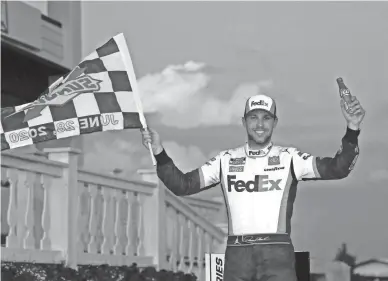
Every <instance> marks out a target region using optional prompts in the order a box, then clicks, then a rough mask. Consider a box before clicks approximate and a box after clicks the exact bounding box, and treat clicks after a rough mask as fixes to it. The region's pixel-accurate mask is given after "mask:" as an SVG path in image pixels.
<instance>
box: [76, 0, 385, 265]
mask: <svg viewBox="0 0 388 281" xmlns="http://www.w3.org/2000/svg"><path fill="white" fill-rule="evenodd" d="M107 11H109V19H108V18H107ZM82 17H83V22H82V34H83V48H82V49H83V56H87V55H88V54H89V53H91V52H92V51H93V50H94V49H95V48H96V47H98V46H99V45H101V44H103V43H105V42H106V41H107V40H108V39H110V38H111V37H113V36H114V35H116V34H118V33H121V32H122V33H124V35H125V37H126V40H127V43H128V46H129V50H130V53H131V58H132V61H133V65H134V68H135V72H136V76H137V80H138V83H139V88H140V91H141V96H142V97H141V98H142V102H143V106H144V109H145V111H147V112H157V113H156V114H153V115H151V116H150V117H149V118H148V119H147V122H148V124H149V126H150V127H152V128H154V129H156V130H157V131H158V132H159V133H160V135H161V137H162V139H163V144H164V147H165V149H166V151H167V152H168V153H169V155H170V156H171V157H172V158H173V159H174V162H175V163H176V164H177V165H178V167H179V168H180V169H181V170H182V171H185V172H186V171H189V170H192V169H195V168H197V167H199V166H200V165H202V164H203V163H204V162H206V161H207V160H208V159H209V158H211V157H212V156H214V155H215V154H217V153H218V152H219V151H220V150H223V149H227V148H232V147H236V146H239V145H241V144H242V143H244V142H245V133H244V130H243V128H242V126H241V115H242V112H243V110H244V102H245V99H246V98H248V97H249V96H251V95H254V94H257V93H266V94H268V95H270V96H272V97H273V98H275V99H276V101H277V108H278V114H279V124H278V126H277V128H276V129H275V132H274V136H273V140H274V142H275V143H277V144H279V145H288V146H295V147H297V148H299V149H301V150H302V151H305V152H309V153H311V154H313V155H316V156H333V155H334V154H335V153H336V151H337V150H338V148H339V145H340V144H341V138H342V137H343V135H344V133H345V128H346V123H345V120H344V119H343V116H342V113H341V111H340V106H339V95H338V87H337V84H336V78H337V77H343V79H344V81H345V84H346V85H347V86H348V87H349V89H350V91H351V92H352V94H353V95H355V96H357V98H358V99H359V100H360V102H361V104H362V105H363V107H364V108H365V110H366V112H367V113H366V117H365V119H364V122H363V124H362V132H361V134H360V137H359V145H360V157H359V159H358V163H357V165H356V167H355V169H354V170H353V172H352V173H351V175H350V176H349V177H348V178H346V179H343V180H340V181H329V182H309V183H300V184H299V189H298V195H297V199H296V202H295V206H294V210H295V211H294V216H293V221H292V225H293V234H292V239H293V241H294V244H295V248H296V250H306V251H310V253H311V256H312V258H313V259H315V260H316V261H319V260H329V259H332V258H333V257H334V256H335V253H336V250H337V248H338V247H339V246H340V244H341V243H342V242H346V243H347V244H348V248H349V250H350V252H352V253H354V254H356V255H357V257H358V259H359V260H363V259H368V258H370V257H388V243H387V242H386V241H387V237H388V219H387V214H388V204H387V202H388V201H387V200H388V199H387V198H388V186H387V183H386V181H387V180H388V164H387V162H386V157H387V151H388V141H387V139H388V132H387V130H386V128H387V124H388V122H387V120H388V111H386V108H387V105H388V94H387V91H386V89H387V88H388V32H387V30H388V3H387V2H112V1H109V2H91V1H87V2H83V4H82ZM85 144H86V145H85V166H86V167H90V168H92V169H94V170H100V171H112V170H113V169H114V168H120V169H122V170H123V174H124V175H125V176H131V177H133V174H134V173H135V172H136V170H137V169H139V168H152V163H151V158H150V155H149V154H148V151H147V150H146V149H145V148H144V147H143V146H142V145H141V138H140V133H139V131H137V130H134V131H129V130H128V131H121V132H104V133H103V134H100V135H99V136H98V137H97V136H96V135H95V134H93V135H88V136H85ZM102 159H103V161H102ZM201 195H202V196H204V195H206V196H207V195H211V196H220V189H219V187H217V188H213V189H211V190H210V191H208V193H207V194H201Z"/></svg>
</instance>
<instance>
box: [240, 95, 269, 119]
mask: <svg viewBox="0 0 388 281" xmlns="http://www.w3.org/2000/svg"><path fill="white" fill-rule="evenodd" d="M254 109H262V110H265V111H267V112H269V113H270V114H271V115H272V116H273V117H276V103H275V100H274V99H272V98H270V97H269V96H266V95H256V96H252V97H250V98H249V99H248V100H247V102H246V104H245V114H244V115H246V114H247V113H248V112H250V111H252V110H254Z"/></svg>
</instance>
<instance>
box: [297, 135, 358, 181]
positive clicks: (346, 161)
mask: <svg viewBox="0 0 388 281" xmlns="http://www.w3.org/2000/svg"><path fill="white" fill-rule="evenodd" d="M359 134H360V131H354V130H351V129H349V128H347V129H346V134H345V136H344V137H343V138H342V145H341V147H340V149H339V150H338V151H337V153H336V154H335V156H334V157H315V156H313V155H311V154H309V153H305V152H301V151H299V150H294V151H293V153H292V163H293V170H294V173H295V177H296V179H297V180H298V181H300V180H333V179H342V178H345V177H347V176H348V175H349V173H350V172H351V171H352V170H353V168H354V166H355V164H356V161H357V159H358V155H359V147H358V135H359Z"/></svg>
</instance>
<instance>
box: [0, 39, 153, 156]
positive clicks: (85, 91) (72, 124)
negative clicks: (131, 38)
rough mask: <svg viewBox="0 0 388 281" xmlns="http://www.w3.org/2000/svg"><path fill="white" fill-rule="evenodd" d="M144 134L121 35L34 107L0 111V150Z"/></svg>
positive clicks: (26, 105) (48, 90) (29, 104)
mask: <svg viewBox="0 0 388 281" xmlns="http://www.w3.org/2000/svg"><path fill="white" fill-rule="evenodd" d="M131 128H147V125H146V121H145V118H144V115H143V110H142V106H141V102H140V99H139V96H138V89H137V83H136V76H135V73H134V70H133V66H132V61H131V58H130V55H129V52H128V47H127V44H126V41H125V38H124V35H123V34H119V35H117V36H115V37H113V38H112V39H110V40H109V41H108V42H107V43H105V44H104V45H102V46H101V47H99V48H98V49H96V50H95V51H94V52H93V53H91V54H90V55H89V56H87V57H86V58H85V59H84V60H83V61H82V62H81V63H80V64H78V65H77V66H76V67H75V68H74V69H73V70H72V71H71V72H70V73H69V74H68V75H65V76H63V77H61V78H59V79H58V80H57V81H55V82H54V83H53V84H52V85H51V86H50V87H49V88H48V89H47V90H46V91H45V92H44V93H43V94H42V95H41V96H40V97H39V98H38V99H37V100H36V101H34V102H32V103H28V104H24V105H20V106H15V107H7V108H2V109H1V126H0V133H1V150H2V151H3V150H6V149H13V148H17V147H22V146H26V145H30V144H34V143H38V142H44V141H48V140H53V139H61V138H67V137H72V136H77V135H82V134H89V133H94V132H101V131H109V130H123V129H131Z"/></svg>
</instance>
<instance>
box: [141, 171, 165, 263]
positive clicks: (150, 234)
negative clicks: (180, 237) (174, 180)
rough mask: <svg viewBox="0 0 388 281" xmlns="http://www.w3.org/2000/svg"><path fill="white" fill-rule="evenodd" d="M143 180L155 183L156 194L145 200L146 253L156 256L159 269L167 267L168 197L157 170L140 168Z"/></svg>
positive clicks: (155, 261)
mask: <svg viewBox="0 0 388 281" xmlns="http://www.w3.org/2000/svg"><path fill="white" fill-rule="evenodd" d="M138 174H140V175H142V179H143V181H147V182H152V183H155V184H156V185H157V186H156V188H155V190H154V194H153V195H152V196H151V197H147V198H146V199H145V201H144V207H143V210H144V224H145V225H144V236H145V237H144V240H143V241H144V247H145V255H146V256H152V257H154V265H155V267H156V268H157V270H160V269H165V268H167V259H166V258H167V257H166V253H167V251H166V199H165V187H164V186H163V184H162V183H161V182H160V181H159V179H158V177H157V175H156V171H155V170H138Z"/></svg>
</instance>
